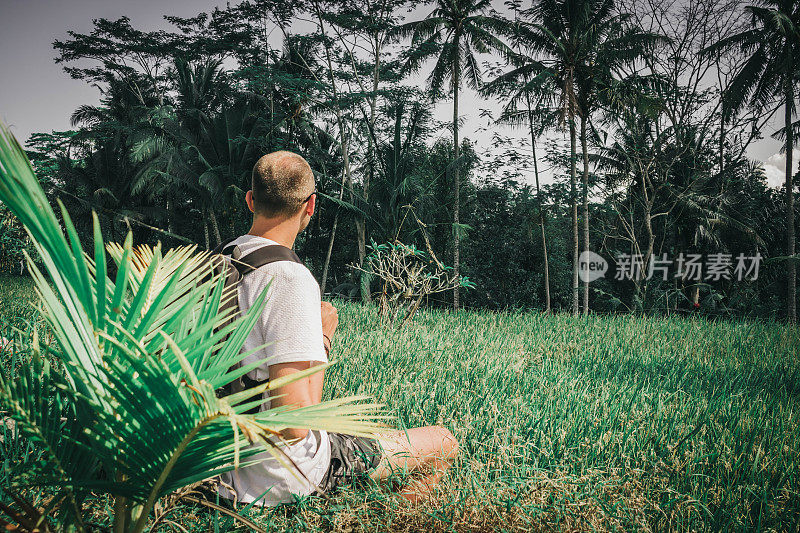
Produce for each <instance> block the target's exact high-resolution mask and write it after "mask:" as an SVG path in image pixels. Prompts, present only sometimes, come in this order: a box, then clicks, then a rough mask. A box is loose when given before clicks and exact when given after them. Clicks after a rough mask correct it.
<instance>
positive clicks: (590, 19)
mask: <svg viewBox="0 0 800 533" xmlns="http://www.w3.org/2000/svg"><path fill="white" fill-rule="evenodd" d="M523 15H524V16H525V18H526V19H527V20H525V21H523V22H522V23H520V24H519V26H518V37H517V38H518V40H519V42H520V44H521V45H522V46H523V48H524V49H525V50H527V51H528V52H529V54H527V55H523V54H520V55H519V56H517V64H516V65H515V68H514V69H513V70H512V71H511V72H509V73H507V74H506V75H505V77H506V79H514V78H516V79H519V80H522V81H524V82H525V83H524V85H523V86H524V87H525V90H524V91H522V92H519V93H518V95H519V96H518V98H519V97H522V96H523V95H525V94H529V95H530V94H536V95H538V96H539V98H540V99H542V101H543V103H544V104H545V105H549V107H552V108H555V109H558V111H559V113H560V115H561V123H562V124H563V123H564V122H566V123H567V124H568V126H569V132H570V191H571V206H570V207H571V211H572V231H573V250H572V252H573V254H572V255H573V271H572V308H573V313H575V314H577V313H578V309H579V307H578V306H579V298H578V254H579V249H580V244H579V228H578V206H577V147H576V145H577V139H576V128H577V124H576V122H577V121H578V120H579V121H580V140H581V149H582V155H583V176H582V180H581V181H582V183H581V185H582V190H581V203H582V222H583V247H584V249H585V250H588V249H589V201H588V196H589V195H588V190H589V183H588V182H589V157H588V145H587V132H586V130H587V124H588V122H589V121H590V120H591V115H592V113H593V112H594V110H595V109H596V107H597V105H598V101H599V93H600V91H601V90H603V89H608V88H610V87H612V86H613V81H614V79H615V78H616V77H617V75H618V71H619V68H620V66H622V65H624V64H627V63H629V62H631V61H633V60H635V59H636V58H637V57H638V56H640V55H641V54H642V53H643V52H644V51H645V49H646V48H647V47H648V46H649V45H651V44H653V43H654V42H655V41H656V40H657V37H656V36H654V35H652V34H649V33H646V32H642V31H640V30H638V29H637V28H635V27H633V26H632V25H630V24H629V21H628V17H627V16H625V15H619V14H615V11H614V1H613V0H542V1H540V2H538V3H537V4H535V5H534V7H532V8H531V9H529V10H526V11H525V12H523ZM526 80H529V81H526ZM588 310H589V285H588V282H585V283H584V292H583V313H584V314H585V313H588Z"/></svg>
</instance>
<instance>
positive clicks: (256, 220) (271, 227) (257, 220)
mask: <svg viewBox="0 0 800 533" xmlns="http://www.w3.org/2000/svg"><path fill="white" fill-rule="evenodd" d="M247 234H248V235H255V236H256V237H263V238H265V239H269V240H271V241H275V242H277V243H278V244H282V245H283V246H286V247H287V248H292V247H293V246H294V240H295V239H296V238H297V221H295V220H293V219H288V220H286V219H283V220H277V219H274V218H264V217H260V216H256V217H253V225H252V226H251V227H250V231H248V232H247Z"/></svg>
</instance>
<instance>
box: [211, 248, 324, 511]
mask: <svg viewBox="0 0 800 533" xmlns="http://www.w3.org/2000/svg"><path fill="white" fill-rule="evenodd" d="M231 244H233V245H236V246H238V247H239V250H240V251H241V255H242V256H244V255H247V254H248V253H250V252H252V251H254V250H256V249H258V248H260V247H263V246H269V245H274V244H278V243H276V242H275V241H271V240H269V239H265V238H263V237H258V236H254V235H243V236H241V237H239V238H238V239H236V240H235V241H233V242H232V243H231ZM267 287H269V289H268V291H269V292H268V295H267V302H266V306H265V308H264V311H263V313H262V315H261V317H260V318H259V320H258V321H257V322H256V324H255V326H254V327H253V330H252V331H251V332H250V335H249V336H248V337H247V340H246V341H245V344H244V348H243V349H244V350H246V351H251V350H254V349H256V348H259V347H260V346H263V345H265V344H266V345H267V346H266V347H264V348H262V349H260V350H258V351H257V352H255V353H253V354H251V355H250V356H248V357H247V358H246V359H245V360H244V361H243V363H242V364H250V363H254V362H256V361H263V362H264V364H263V365H262V366H260V367H258V368H257V369H256V370H254V371H252V372H250V373H249V374H248V377H249V378H250V379H252V380H255V381H258V382H263V381H267V380H268V379H269V376H270V372H269V367H270V366H272V365H279V364H285V363H297V362H311V363H312V364H313V363H315V362H316V363H326V362H327V361H328V357H327V355H326V353H325V348H324V345H323V335H322V321H321V316H320V293H319V285H318V284H317V282H316V280H315V279H314V276H313V275H312V274H311V272H310V271H309V270H308V269H307V268H306V267H305V266H304V265H301V264H298V263H294V262H292V261H277V262H274V263H270V264H268V265H264V266H263V267H261V268H259V269H257V270H255V271H253V272H251V273H249V274H247V275H246V276H244V278H243V279H242V281H241V282H240V285H239V307H240V309H241V311H242V313H246V312H247V310H248V309H249V308H250V306H251V305H252V303H253V302H254V301H255V300H256V298H258V296H259V295H260V294H261V293H262V292H263V291H264V289H266V288H267ZM284 451H285V452H286V454H287V455H288V456H289V457H290V458H291V459H292V461H293V462H294V463H295V464H296V465H297V467H298V468H299V469H300V470H301V471H302V473H303V474H304V475H305V477H306V478H308V481H310V482H311V483H309V482H308V481H306V480H303V479H302V476H299V475H298V474H297V473H293V472H290V471H289V470H288V469H287V468H286V467H285V466H283V465H281V464H280V463H279V462H278V461H277V460H275V459H274V458H272V457H271V456H270V455H269V454H268V453H265V454H264V458H266V460H265V461H264V462H262V463H260V464H257V465H254V466H251V467H247V468H241V469H239V470H236V471H234V472H231V473H230V474H226V475H224V476H223V477H222V481H223V483H225V484H227V485H230V486H231V487H232V488H233V489H234V491H235V493H236V497H237V499H238V500H239V501H241V502H244V503H250V502H251V501H253V500H255V499H257V498H259V497H260V496H262V494H264V492H265V491H267V493H266V495H264V497H263V499H261V500H259V502H258V504H259V505H276V504H278V503H287V502H292V501H294V497H293V496H292V495H293V494H299V495H308V494H311V493H312V492H313V491H314V488H315V485H317V484H319V482H320V480H321V479H322V477H323V475H324V474H325V471H326V470H327V468H328V463H329V460H330V442H329V439H328V436H327V434H326V432H324V431H309V432H308V434H307V435H306V437H305V438H303V439H301V440H299V441H297V442H294V443H292V444H291V445H290V446H286V447H285V448H284ZM260 457H261V456H259V458H260ZM312 484H313V485H312ZM221 492H222V495H223V496H225V497H229V498H230V497H233V494H230V491H228V490H227V489H225V488H224V487H223V488H222V489H221Z"/></svg>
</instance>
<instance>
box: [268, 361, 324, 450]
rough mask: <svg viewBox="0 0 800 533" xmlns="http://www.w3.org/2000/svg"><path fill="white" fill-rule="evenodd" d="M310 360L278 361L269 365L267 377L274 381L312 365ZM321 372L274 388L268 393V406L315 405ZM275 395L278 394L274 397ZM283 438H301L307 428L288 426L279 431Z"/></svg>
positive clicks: (321, 379)
mask: <svg viewBox="0 0 800 533" xmlns="http://www.w3.org/2000/svg"><path fill="white" fill-rule="evenodd" d="M312 364H314V363H312V362H311V361H298V362H294V363H278V364H277V365H270V367H269V379H270V381H274V380H276V379H278V378H282V377H286V376H290V375H292V374H294V373H296V372H302V371H303V370H307V369H309V368H311V366H312ZM322 374H323V372H317V373H316V374H313V375H311V376H306V377H304V378H302V379H300V380H298V381H295V382H293V383H289V384H288V385H284V386H283V387H281V388H279V389H275V390H274V391H272V392H271V393H270V394H271V396H272V399H271V400H270V407H280V406H284V405H285V406H291V407H294V408H297V407H309V406H311V405H317V404H318V403H319V402H320V400H321V398H322V382H323V379H324V376H323V375H322ZM276 396H278V397H277V398H276ZM281 435H283V438H285V439H287V440H292V439H302V438H305V436H306V435H308V430H307V429H299V428H289V429H284V430H283V431H282V432H281Z"/></svg>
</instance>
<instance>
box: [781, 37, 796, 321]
mask: <svg viewBox="0 0 800 533" xmlns="http://www.w3.org/2000/svg"><path fill="white" fill-rule="evenodd" d="M788 64H789V65H791V64H792V47H791V46H789V62H788ZM784 83H785V89H784V93H785V101H784V107H785V112H784V125H785V127H786V255H788V256H789V257H790V259H789V265H788V269H787V272H786V277H787V283H786V285H787V287H786V289H787V294H786V316H787V318H788V319H789V322H792V323H794V322H796V321H797V303H796V299H797V292H796V291H797V287H796V284H797V265H796V263H795V260H794V253H795V243H794V184H793V183H792V182H793V180H792V148H793V147H794V138H793V135H792V109H791V108H792V103H793V102H794V88H793V87H792V76H791V75H789V74H788V73H787V75H786V80H785V82H784Z"/></svg>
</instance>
